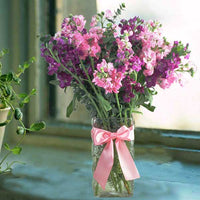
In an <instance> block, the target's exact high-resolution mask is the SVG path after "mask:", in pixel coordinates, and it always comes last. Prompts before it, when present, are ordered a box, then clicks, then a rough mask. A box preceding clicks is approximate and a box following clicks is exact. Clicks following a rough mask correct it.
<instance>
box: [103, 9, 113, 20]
mask: <svg viewBox="0 0 200 200" xmlns="http://www.w3.org/2000/svg"><path fill="white" fill-rule="evenodd" d="M112 16H113V14H112V12H111V10H106V11H105V17H106V18H108V19H111V18H112Z"/></svg>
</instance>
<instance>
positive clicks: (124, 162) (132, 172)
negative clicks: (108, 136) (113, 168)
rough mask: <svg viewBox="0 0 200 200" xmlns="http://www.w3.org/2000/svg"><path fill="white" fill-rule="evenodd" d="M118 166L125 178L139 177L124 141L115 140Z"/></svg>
mask: <svg viewBox="0 0 200 200" xmlns="http://www.w3.org/2000/svg"><path fill="white" fill-rule="evenodd" d="M115 145H116V149H117V153H118V158H119V162H120V166H121V168H122V171H123V174H124V177H125V179H126V180H133V179H137V178H140V175H139V172H138V170H137V167H136V165H135V162H134V161H133V158H132V156H131V154H130V152H129V150H128V148H127V146H126V144H125V142H124V141H121V140H116V142H115Z"/></svg>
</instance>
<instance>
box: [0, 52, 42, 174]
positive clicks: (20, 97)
mask: <svg viewBox="0 0 200 200" xmlns="http://www.w3.org/2000/svg"><path fill="white" fill-rule="evenodd" d="M7 53H8V50H7V49H3V50H1V51H0V59H2V57H3V56H4V55H5V54H7ZM34 61H35V58H34V57H33V58H31V59H29V60H28V61H27V62H25V63H24V64H23V65H19V66H18V69H17V72H16V73H15V72H8V73H5V74H2V63H1V62H0V109H4V108H10V111H9V114H8V118H7V120H6V121H4V122H1V123H0V126H6V125H8V124H9V123H10V122H11V121H13V120H16V121H17V122H18V126H17V128H16V133H17V134H18V135H20V139H19V141H18V142H17V144H16V145H15V146H14V147H11V146H10V145H9V144H7V143H5V144H4V148H5V149H6V151H7V153H6V154H5V155H4V157H3V158H2V159H0V174H2V173H6V172H9V171H11V167H12V165H13V164H14V163H16V162H18V161H13V162H11V163H6V166H5V167H4V168H3V164H4V162H6V159H7V158H8V156H9V155H10V154H14V155H19V154H20V153H21V151H22V147H21V143H22V141H23V139H24V137H25V136H26V133H27V132H35V131H40V130H42V129H44V128H45V122H44V121H41V122H35V123H33V124H31V126H30V127H26V126H25V124H24V122H23V112H22V110H21V109H22V108H23V107H24V105H25V104H27V103H29V101H30V98H31V97H32V96H33V95H35V94H36V89H32V90H31V91H30V92H29V93H28V94H26V93H18V92H17V91H18V90H16V88H17V86H18V87H20V84H21V81H22V79H21V75H22V74H24V72H25V70H26V69H28V68H29V66H30V65H31V64H32V63H33V62H34Z"/></svg>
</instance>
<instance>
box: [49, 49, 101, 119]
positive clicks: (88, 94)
mask: <svg viewBox="0 0 200 200" xmlns="http://www.w3.org/2000/svg"><path fill="white" fill-rule="evenodd" d="M49 51H50V53H51V55H52V57H53V58H54V59H55V61H56V62H57V63H60V64H61V67H62V68H63V69H64V70H65V71H67V72H68V73H69V74H70V75H71V76H72V77H74V78H75V79H76V80H77V81H78V82H79V84H80V85H81V87H82V89H83V90H84V91H85V93H86V94H87V96H88V98H89V99H90V100H91V102H92V103H93V105H94V107H95V108H96V111H97V113H98V115H99V117H100V118H101V119H103V117H102V115H101V112H100V111H99V109H98V107H97V105H96V103H95V102H94V100H93V99H92V97H91V94H90V93H89V92H88V91H87V89H86V88H85V87H84V85H83V84H82V82H81V81H80V80H79V78H78V77H77V76H75V75H74V74H73V73H72V72H71V71H70V70H68V69H67V68H66V67H65V66H64V65H63V64H62V63H61V62H60V59H59V58H56V57H55V56H54V54H53V52H52V50H51V49H49Z"/></svg>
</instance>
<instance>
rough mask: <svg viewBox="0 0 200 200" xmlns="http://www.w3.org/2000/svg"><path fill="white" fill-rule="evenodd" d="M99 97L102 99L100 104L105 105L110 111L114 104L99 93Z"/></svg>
mask: <svg viewBox="0 0 200 200" xmlns="http://www.w3.org/2000/svg"><path fill="white" fill-rule="evenodd" d="M98 99H99V101H100V104H102V105H103V107H104V109H105V110H106V111H109V110H111V109H112V106H111V105H110V103H109V102H108V101H107V100H106V99H104V97H103V96H102V95H98Z"/></svg>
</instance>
